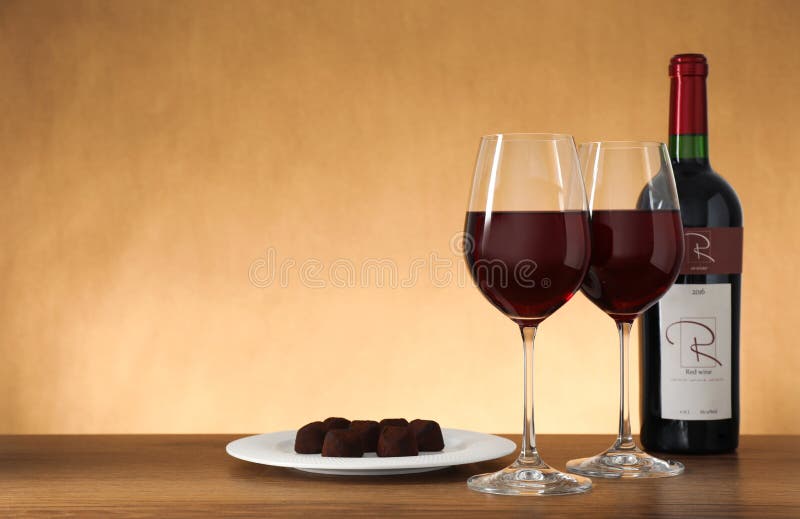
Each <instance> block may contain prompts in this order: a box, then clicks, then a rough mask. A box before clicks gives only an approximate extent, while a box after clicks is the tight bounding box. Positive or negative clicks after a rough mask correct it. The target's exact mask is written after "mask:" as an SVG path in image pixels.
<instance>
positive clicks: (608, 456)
mask: <svg viewBox="0 0 800 519" xmlns="http://www.w3.org/2000/svg"><path fill="white" fill-rule="evenodd" d="M683 468H684V467H683V463H681V462H679V461H672V460H662V459H659V458H656V457H654V456H651V455H649V454H647V453H646V452H643V451H641V450H640V449H639V448H638V447H634V448H633V449H625V450H622V449H614V448H612V449H610V450H608V451H606V452H604V453H602V454H598V455H597V456H592V457H591V458H581V459H577V460H570V461H568V462H567V470H568V471H569V472H573V473H575V474H581V475H583V476H590V477H596V478H668V477H670V476H677V475H678V474H681V473H683Z"/></svg>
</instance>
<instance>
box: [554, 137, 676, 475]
mask: <svg viewBox="0 0 800 519" xmlns="http://www.w3.org/2000/svg"><path fill="white" fill-rule="evenodd" d="M578 154H579V157H580V163H581V169H582V170H583V172H584V175H585V177H586V185H587V189H588V195H589V205H590V211H591V229H592V252H591V260H590V262H589V272H588V273H587V274H586V279H585V280H584V282H583V285H582V286H581V290H582V291H583V293H584V294H585V295H586V297H588V298H589V299H590V300H591V301H592V302H593V303H594V304H595V305H597V306H598V307H600V309H601V310H603V311H604V312H606V313H607V314H608V315H609V316H610V317H611V318H612V319H614V321H615V322H616V325H617V331H618V333H619V344H620V361H619V362H620V400H619V434H618V435H617V441H616V442H614V445H613V446H612V447H611V448H610V449H608V450H607V451H605V452H603V453H600V454H598V455H597V456H593V457H591V458H582V459H577V460H571V461H569V462H568V463H567V470H568V471H570V472H573V473H576V474H582V475H585V476H597V477H604V478H619V477H623V478H653V477H666V476H677V475H678V474H680V473H682V472H683V465H682V464H681V463H679V462H677V461H665V460H661V459H659V458H656V457H653V456H651V455H649V454H647V453H645V452H643V451H642V450H640V449H639V447H637V446H636V443H635V442H634V441H633V436H632V435H631V423H630V401H629V398H628V393H629V390H628V388H629V379H630V376H629V375H630V367H629V355H628V344H629V342H630V331H631V325H632V324H633V321H634V319H636V317H637V316H639V315H640V314H641V313H642V312H644V311H645V310H647V309H648V308H649V307H650V306H652V305H653V304H654V303H655V302H656V301H658V299H660V298H661V296H663V295H664V293H666V291H667V290H668V289H669V288H670V286H672V284H673V283H674V282H675V278H676V277H677V276H678V270H679V268H680V265H681V261H682V259H683V226H682V225H681V217H680V211H679V206H678V194H677V190H676V189H675V179H674V177H673V174H672V166H671V164H670V159H669V154H668V153H667V148H666V147H665V146H664V144H662V143H659V142H592V143H588V144H582V145H581V146H580V148H579V151H578Z"/></svg>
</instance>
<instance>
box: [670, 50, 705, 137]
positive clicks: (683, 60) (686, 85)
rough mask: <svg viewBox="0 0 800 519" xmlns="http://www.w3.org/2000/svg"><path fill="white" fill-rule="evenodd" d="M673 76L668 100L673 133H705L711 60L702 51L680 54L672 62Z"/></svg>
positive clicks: (671, 132) (671, 76)
mask: <svg viewBox="0 0 800 519" xmlns="http://www.w3.org/2000/svg"><path fill="white" fill-rule="evenodd" d="M669 76H670V78H672V80H671V86H670V90H671V92H670V103H669V134H670V135H705V134H707V133H708V117H707V115H706V76H708V62H707V61H706V57H705V56H703V55H702V54H677V55H675V56H673V57H672V59H671V60H670V62H669Z"/></svg>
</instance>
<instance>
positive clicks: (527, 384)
mask: <svg viewBox="0 0 800 519" xmlns="http://www.w3.org/2000/svg"><path fill="white" fill-rule="evenodd" d="M519 329H520V332H521V333H522V362H523V364H524V366H523V375H524V377H525V378H524V384H523V387H524V394H523V402H524V406H523V407H524V409H523V423H522V452H520V454H519V458H518V460H517V461H518V462H520V463H525V464H532V465H537V466H540V465H542V459H541V458H540V457H539V453H538V452H537V451H536V428H535V427H534V424H533V423H534V422H533V340H534V339H535V338H536V326H535V325H534V326H525V325H520V327H519Z"/></svg>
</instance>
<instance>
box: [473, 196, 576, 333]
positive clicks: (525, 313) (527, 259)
mask: <svg viewBox="0 0 800 519" xmlns="http://www.w3.org/2000/svg"><path fill="white" fill-rule="evenodd" d="M465 229H466V238H465V244H464V247H465V249H466V250H465V253H466V257H467V263H468V264H469V268H470V273H471V274H472V279H473V280H474V281H475V284H476V285H477V286H478V288H479V289H480V291H481V292H482V293H483V295H484V296H486V298H487V299H488V300H489V301H490V302H491V303H492V304H493V305H494V306H495V307H497V308H498V309H499V310H500V311H501V312H503V313H504V314H505V315H507V316H508V317H510V318H511V319H512V320H514V321H515V322H516V323H518V324H525V325H534V324H538V323H539V322H541V321H542V320H544V319H545V318H546V317H547V316H549V315H550V314H552V313H553V312H555V311H556V310H557V309H558V308H559V307H561V305H563V304H564V303H566V302H567V301H569V299H570V298H571V297H572V296H573V294H575V292H576V291H577V290H578V287H579V286H580V284H581V281H582V280H583V277H584V274H585V273H586V268H587V263H588V251H589V224H588V215H587V213H586V212H584V211H565V212H559V211H495V212H491V213H486V212H483V211H481V212H472V211H470V212H468V213H467V222H466V226H465Z"/></svg>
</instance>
